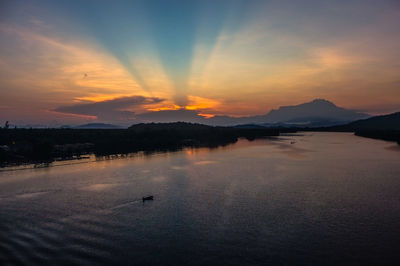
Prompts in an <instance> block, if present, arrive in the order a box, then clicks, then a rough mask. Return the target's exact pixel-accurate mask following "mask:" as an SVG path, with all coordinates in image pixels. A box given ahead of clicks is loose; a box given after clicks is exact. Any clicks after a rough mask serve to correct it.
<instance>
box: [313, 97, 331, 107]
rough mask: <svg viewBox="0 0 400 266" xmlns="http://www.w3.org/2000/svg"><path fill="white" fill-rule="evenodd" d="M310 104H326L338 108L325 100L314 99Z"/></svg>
mask: <svg viewBox="0 0 400 266" xmlns="http://www.w3.org/2000/svg"><path fill="white" fill-rule="evenodd" d="M309 103H313V104H326V105H332V106H336V105H335V104H334V103H333V102H331V101H328V100H325V99H322V98H317V99H314V100H312V101H311V102H309ZM306 104H307V103H306Z"/></svg>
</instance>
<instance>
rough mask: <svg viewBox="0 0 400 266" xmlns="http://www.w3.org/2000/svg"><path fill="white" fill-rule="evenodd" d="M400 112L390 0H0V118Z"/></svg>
mask: <svg viewBox="0 0 400 266" xmlns="http://www.w3.org/2000/svg"><path fill="white" fill-rule="evenodd" d="M315 98H324V99H327V100H330V101H332V102H334V103H335V104H337V105H338V106H341V107H345V108H349V109H355V110H359V111H363V112H367V113H370V114H384V113H390V112H395V111H400V2H399V1H398V0H393V1H386V0H380V1H377V0H373V1H369V0H360V1H348V0H347V1H345V0H343V1H320V0H319V1H317V0H316V1H284V0H283V1H282V0H279V1H267V0H265V1H249V0H243V1H223V0H209V1H208V0H199V1H190V0H184V1H177V0H176V1H168V0H163V1H161V0H160V1H150V0H146V1H98V0H96V1H89V0H85V1H55V0H51V1H45V0H41V1H18V0H12V1H11V0H10V1H7V0H2V1H1V2H0V123H1V124H3V123H4V122H5V120H10V122H12V123H13V124H21V125H22V124H47V125H57V124H58V125H61V124H78V123H87V122H113V123H120V124H129V123H134V122H135V121H136V120H135V116H136V115H138V114H142V113H147V112H157V111H158V112H163V111H166V110H169V111H171V110H172V111H173V110H176V111H177V112H185V111H188V112H190V113H195V114H197V115H201V116H204V117H211V116H213V115H229V116H249V115H256V114H265V113H267V112H268V111H270V110H271V109H273V108H278V107H279V106H282V105H292V104H299V103H303V102H307V101H311V100H313V99H315Z"/></svg>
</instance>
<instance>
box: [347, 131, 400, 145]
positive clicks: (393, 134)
mask: <svg viewBox="0 0 400 266" xmlns="http://www.w3.org/2000/svg"><path fill="white" fill-rule="evenodd" d="M354 134H355V135H357V136H361V137H367V138H373V139H382V140H388V141H396V142H397V144H399V145H400V130H356V132H355V133H354Z"/></svg>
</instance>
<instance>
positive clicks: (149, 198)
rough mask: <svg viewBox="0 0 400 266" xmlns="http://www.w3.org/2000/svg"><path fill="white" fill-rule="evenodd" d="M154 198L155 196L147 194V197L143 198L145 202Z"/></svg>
mask: <svg viewBox="0 0 400 266" xmlns="http://www.w3.org/2000/svg"><path fill="white" fill-rule="evenodd" d="M153 198H154V197H153V196H147V197H143V198H142V200H143V202H144V201H146V200H153Z"/></svg>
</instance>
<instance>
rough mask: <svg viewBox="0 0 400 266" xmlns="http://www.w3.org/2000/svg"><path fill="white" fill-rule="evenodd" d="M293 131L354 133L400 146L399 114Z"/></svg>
mask: <svg viewBox="0 0 400 266" xmlns="http://www.w3.org/2000/svg"><path fill="white" fill-rule="evenodd" d="M295 129H296V130H298V131H315V132H318V131H320V132H354V134H355V135H357V136H361V137H367V138H374V139H382V140H388V141H396V142H397V143H398V144H399V145H400V112H397V113H393V114H389V115H380V116H374V117H371V118H367V119H362V120H357V121H354V122H351V123H348V124H345V125H338V126H330V127H318V128H295Z"/></svg>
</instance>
